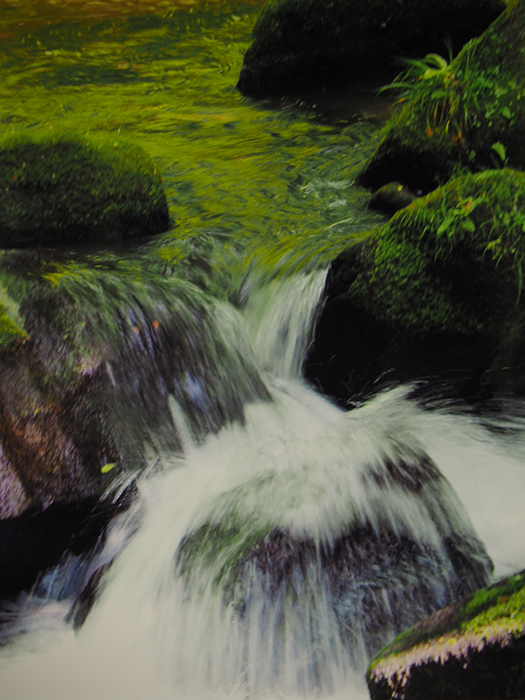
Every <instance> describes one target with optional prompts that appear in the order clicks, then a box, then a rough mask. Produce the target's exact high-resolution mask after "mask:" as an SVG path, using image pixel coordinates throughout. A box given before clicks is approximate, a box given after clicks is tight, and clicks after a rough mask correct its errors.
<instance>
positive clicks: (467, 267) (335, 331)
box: [305, 169, 525, 406]
mask: <svg viewBox="0 0 525 700" xmlns="http://www.w3.org/2000/svg"><path fill="white" fill-rule="evenodd" d="M524 204H525V174H524V173H522V172H519V171H515V170H510V169H503V170H486V171H483V172H481V173H477V174H468V175H463V176H461V177H458V178H456V179H454V180H450V181H449V182H448V183H447V184H446V185H444V186H443V187H440V188H438V189H436V190H435V191H433V192H431V193H430V194H428V195H427V196H425V197H421V198H418V199H415V200H414V201H413V202H412V204H410V205H409V206H408V207H406V208H405V209H402V210H401V211H399V212H397V213H396V214H395V215H394V216H393V217H392V219H391V220H390V221H389V223H387V224H386V225H384V226H383V227H378V228H376V229H373V230H372V231H371V232H370V233H369V234H368V236H366V237H363V239H362V241H361V242H360V243H359V244H358V245H354V246H353V247H351V248H348V249H347V250H346V251H345V252H343V253H342V254H341V255H339V257H338V258H337V259H336V260H335V261H334V262H333V263H332V266H331V268H330V272H329V274H328V278H327V282H326V288H325V303H324V306H323V308H322V312H321V314H320V317H319V320H318V323H317V326H316V329H315V334H314V342H313V344H312V346H311V347H310V350H309V354H308V357H307V360H306V363H305V374H306V376H307V378H308V379H309V380H310V381H311V382H312V383H313V384H314V385H315V386H317V387H318V388H319V389H320V390H321V391H322V392H324V393H325V394H327V395H329V396H332V397H334V398H335V399H337V400H338V401H339V402H340V403H341V405H343V406H348V405H349V404H350V403H351V402H354V401H359V400H362V399H363V398H365V397H366V396H369V395H370V394H373V393H376V392H377V391H380V390H381V389H384V388H385V387H388V386H392V385H396V384H399V383H406V382H411V381H417V382H419V385H418V387H417V390H418V391H419V392H424V391H426V389H427V388H428V390H429V391H431V392H432V393H433V395H434V396H435V395H437V394H439V395H441V396H444V395H448V396H451V397H462V398H468V399H477V398H480V397H486V396H492V395H494V394H497V395H501V394H502V393H503V394H504V393H509V392H511V393H513V394H515V395H516V394H517V395H522V394H523V392H524V391H525V375H524V373H523V363H522V357H523V352H524V348H525V335H524V332H523V328H524V323H525V307H524V296H523V294H522V263H521V260H522V259H523V257H522V256H523V255H525V251H524V249H523V245H524V243H523V225H524V219H523V214H522V213H521V212H522V207H523V206H524Z"/></svg>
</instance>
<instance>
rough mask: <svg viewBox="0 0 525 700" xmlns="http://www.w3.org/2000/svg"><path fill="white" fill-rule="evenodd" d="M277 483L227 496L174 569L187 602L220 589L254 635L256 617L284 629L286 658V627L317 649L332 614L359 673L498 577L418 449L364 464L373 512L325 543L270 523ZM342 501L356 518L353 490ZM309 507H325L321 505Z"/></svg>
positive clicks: (276, 635) (190, 538)
mask: <svg viewBox="0 0 525 700" xmlns="http://www.w3.org/2000/svg"><path fill="white" fill-rule="evenodd" d="M351 468H352V467H351V466H348V469H351ZM271 481H272V478H271V476H270V475H269V476H268V477H267V480H266V481H265V480H264V478H263V477H260V481H259V482H257V480H255V481H254V483H253V485H250V482H247V483H246V484H244V485H243V486H241V487H238V488H237V489H234V490H233V491H232V492H231V493H229V494H224V495H223V496H221V497H219V498H218V499H217V501H216V503H215V506H212V508H211V510H212V513H211V515H209V516H208V518H206V517H205V516H204V515H203V516H202V517H203V519H204V522H202V524H201V525H197V526H196V527H195V528H194V530H193V531H192V532H191V533H188V535H187V536H186V537H185V538H184V539H183V541H182V543H181V545H180V546H179V549H178V551H177V554H176V571H177V574H178V575H179V576H181V577H182V578H183V580H184V582H185V583H186V587H187V591H188V595H189V596H197V597H198V598H199V599H200V598H202V597H205V596H206V591H207V590H209V588H210V587H211V589H214V590H216V591H218V593H219V595H220V596H222V599H223V602H224V605H225V606H230V607H231V606H233V608H234V609H235V610H236V611H237V614H238V618H239V620H240V621H246V624H247V632H246V634H249V625H250V621H252V620H253V619H254V615H255V616H257V615H262V617H261V620H262V621H264V620H267V621H268V624H275V629H274V630H272V631H270V632H269V634H270V635H273V636H271V638H272V640H273V641H272V644H273V645H274V647H275V650H276V653H277V655H279V653H280V652H279V651H278V650H279V648H280V647H279V645H280V644H281V643H282V644H285V643H286V641H285V637H286V630H294V629H301V628H302V626H305V627H304V634H305V635H307V636H309V635H311V640H308V639H305V640H303V641H304V643H305V644H308V643H309V641H311V642H312V644H313V645H314V647H315V640H316V639H317V638H318V637H322V636H323V634H324V632H323V629H324V628H323V624H324V623H325V620H326V619H327V618H326V617H323V616H324V615H328V619H330V618H331V619H332V620H333V625H334V627H333V628H332V632H331V634H332V635H333V636H334V638H336V637H337V638H339V639H341V640H342V643H343V645H344V646H345V647H346V649H347V653H348V654H349V655H350V657H351V658H352V660H353V662H354V663H355V665H356V666H359V665H360V663H362V661H363V658H370V656H371V655H373V654H374V653H377V651H378V650H379V649H380V648H381V646H382V645H383V644H384V643H385V642H386V641H387V640H388V639H391V638H392V637H393V636H395V634H398V633H399V632H401V631H402V630H403V629H406V628H407V626H410V625H411V624H413V622H415V621H418V620H423V619H425V618H426V617H428V615H429V614H431V612H432V611H435V610H437V609H438V608H440V607H442V606H443V605H444V604H445V601H448V602H453V601H456V600H458V599H459V598H461V597H462V596H464V595H465V594H467V593H469V592H472V591H475V590H476V589H477V588H479V587H480V586H482V585H486V583H487V582H488V580H489V576H490V573H491V570H492V565H491V562H490V559H489V557H488V556H487V554H486V552H485V549H484V547H483V545H482V543H481V542H480V541H479V539H478V538H477V536H476V535H475V533H474V532H473V530H472V527H471V525H470V523H469V521H468V519H467V518H466V517H465V516H464V514H463V509H462V506H461V505H460V504H459V502H458V501H457V498H456V497H455V495H454V493H453V492H452V489H451V488H450V486H449V484H448V482H447V481H446V480H445V479H444V478H443V477H442V475H441V474H440V472H439V470H438V469H437V467H436V466H435V464H433V462H432V461H431V460H430V459H429V458H428V456H426V455H425V454H423V453H422V452H420V451H417V450H413V449H412V448H409V447H408V446H405V447H404V448H399V450H397V449H396V450H394V453H393V454H391V455H385V456H384V458H383V459H381V460H375V461H372V462H370V463H368V464H367V465H365V466H363V468H362V470H361V472H360V481H361V484H362V486H363V487H364V489H365V493H366V498H367V500H368V503H367V505H363V506H362V508H363V510H362V512H361V514H360V515H356V516H355V519H354V520H353V521H352V519H351V518H350V520H349V521H348V522H347V523H346V524H345V525H342V526H341V528H340V529H339V531H337V532H333V533H332V534H331V535H330V536H329V537H328V536H326V537H325V538H322V539H316V538H315V537H309V536H308V534H307V532H304V533H303V534H298V533H294V532H293V531H292V530H291V529H290V528H286V527H283V526H280V525H279V524H278V523H277V522H273V523H271V522H267V521H266V520H265V518H264V515H263V511H264V505H262V504H263V502H264V503H268V502H269V501H271V500H275V501H276V502H280V497H279V496H275V495H274V496H272V495H271V489H272V488H273V487H271V486H269V483H270V482H271ZM276 482H277V484H276V487H277V488H278V483H279V479H278V477H277V478H276ZM285 483H286V484H288V481H286V482H285ZM267 488H268V489H269V490H268V492H267V491H266V489H267ZM261 489H262V490H261ZM338 492H340V489H338ZM339 497H340V498H343V499H347V501H348V507H347V512H348V513H352V512H354V513H356V507H357V506H356V503H357V502H358V501H357V500H355V501H354V500H353V494H352V493H347V494H342V495H341V496H338V498H339ZM313 498H314V501H315V500H316V499H315V497H313ZM257 502H260V503H261V508H260V511H261V512H257V508H256V507H255V508H254V504H256V503H257ZM359 502H360V503H361V504H362V503H363V500H362V497H361V501H359ZM301 505H303V504H301ZM306 507H307V508H310V510H312V512H313V511H315V508H316V506H315V505H314V503H313V502H312V504H308V503H307V504H306ZM333 508H335V506H333ZM333 508H331V510H333ZM215 511H216V512H215ZM277 517H278V516H277ZM314 519H315V518H314ZM416 521H417V522H419V523H420V524H421V528H420V531H419V533H417V534H416V532H415V531H414V523H415V522H416ZM427 526H428V527H427ZM261 594H262V601H263V603H262V604H261ZM325 603H326V607H323V606H324V605H325ZM261 605H262V607H261ZM261 610H262V611H263V612H261ZM322 610H324V611H325V612H324V613H323V612H321V611H322ZM307 620H310V622H305V621H307ZM270 621H271V622H270ZM411 621H413V622H411ZM330 624H332V623H330ZM309 625H310V627H309ZM290 633H291V632H290ZM299 636H301V635H299ZM301 643H302V642H301ZM328 648H329V647H328ZM316 653H317V652H316ZM319 653H321V652H319ZM323 653H324V652H323ZM280 663H281V661H278V664H280ZM320 663H322V662H321V661H320Z"/></svg>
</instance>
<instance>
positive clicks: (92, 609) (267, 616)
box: [0, 273, 525, 700]
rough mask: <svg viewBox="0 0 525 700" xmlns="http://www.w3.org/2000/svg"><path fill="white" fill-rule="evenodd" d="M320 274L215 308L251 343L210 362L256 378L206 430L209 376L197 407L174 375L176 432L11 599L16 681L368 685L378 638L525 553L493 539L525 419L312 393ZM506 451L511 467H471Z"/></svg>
mask: <svg viewBox="0 0 525 700" xmlns="http://www.w3.org/2000/svg"><path fill="white" fill-rule="evenodd" d="M323 275H324V273H315V274H313V275H311V276H308V275H298V276H296V277H292V278H290V279H284V280H281V281H279V282H274V283H272V284H271V285H269V286H268V287H263V288H261V289H259V290H256V291H254V292H253V294H252V297H251V299H250V300H249V301H248V303H247V305H246V306H245V308H244V309H243V310H242V311H241V312H239V311H238V310H235V309H233V308H232V307H230V306H229V305H227V304H225V303H222V304H216V305H215V306H214V307H213V310H212V313H211V315H210V318H212V319H213V322H214V324H215V325H216V329H215V330H214V331H213V337H214V338H215V342H216V345H214V346H213V347H217V346H218V345H219V346H221V347H234V348H235V354H234V356H237V357H238V358H240V360H239V362H240V364H239V366H237V365H236V364H235V363H229V361H228V362H224V363H223V362H222V361H220V362H219V361H217V371H218V372H222V373H224V379H225V380H226V378H227V379H228V382H229V383H230V385H231V387H232V391H234V390H235V391H240V393H241V394H242V386H243V384H242V381H243V380H242V376H243V375H242V372H241V369H242V368H245V367H249V368H250V370H249V376H251V377H254V379H253V386H257V387H263V388H264V390H261V391H258V392H255V396H254V395H253V394H252V395H251V396H246V395H244V396H243V399H242V405H243V411H242V416H241V417H239V418H236V417H233V419H232V417H230V419H229V420H226V421H225V422H224V424H223V425H222V426H220V427H219V426H215V427H212V426H210V429H209V431H208V433H207V435H203V432H202V431H201V432H199V431H196V430H195V424H196V422H195V411H197V413H198V411H199V410H200V411H202V413H203V414H205V413H206V411H207V410H208V404H207V403H206V401H204V400H202V396H201V394H199V386H200V384H199V382H198V381H196V380H195V384H194V385H192V386H191V387H190V384H191V381H190V380H188V381H189V382H190V384H188V387H190V388H188V387H187V390H186V393H185V394H184V396H186V397H187V396H193V400H192V406H191V410H190V409H189V408H188V405H186V403H185V401H186V399H183V395H182V394H180V395H177V394H176V393H174V392H172V393H171V395H170V397H168V398H167V405H168V409H169V411H170V415H171V421H172V425H173V429H174V430H175V431H176V432H177V434H178V436H179V438H178V444H179V447H178V448H177V449H175V450H165V451H164V452H163V453H162V454H161V455H160V458H159V457H157V458H156V459H155V461H153V462H152V463H151V465H150V469H149V470H147V471H146V472H145V473H144V474H143V475H142V476H141V477H140V478H139V479H138V480H137V482H136V488H137V497H136V499H135V501H134V503H133V505H132V507H131V508H130V510H129V511H128V512H126V513H123V514H121V515H119V516H118V517H117V518H116V519H115V520H114V521H113V523H112V525H111V527H110V529H109V532H108V534H107V537H106V540H105V542H104V543H101V546H100V548H99V550H98V551H97V552H95V553H94V555H93V556H92V557H91V559H82V558H80V559H77V560H75V561H72V560H69V561H68V562H65V563H64V564H63V565H62V567H59V568H58V569H57V570H55V572H54V573H53V574H52V575H51V573H50V574H49V575H48V576H47V578H45V579H44V580H43V581H42V582H41V584H40V599H38V592H39V591H38V590H37V591H36V592H35V594H34V595H33V596H32V597H31V596H30V597H29V598H27V599H26V600H25V601H24V604H23V605H22V607H21V608H19V609H18V610H15V609H13V610H12V611H11V613H10V614H11V616H12V618H13V619H14V618H16V619H17V621H16V625H17V630H18V631H19V632H20V634H19V635H18V636H17V637H15V638H14V639H12V641H11V643H10V644H9V645H8V646H7V647H6V649H5V650H4V653H3V654H2V655H1V656H0V687H2V689H3V692H4V693H5V697H9V699H10V700H33V698H34V697H36V696H38V697H39V698H44V699H47V698H53V700H66V698H67V699H69V698H71V697H74V698H75V700H80V699H81V698H85V699H86V700H87V699H88V698H89V700H92V698H93V697H101V698H104V700H120V699H122V700H124V698H126V700H132V699H136V700H146V698H150V697H154V698H156V699H159V700H160V699H164V698H170V699H171V700H191V699H192V698H194V699H195V700H204V699H205V698H206V699H207V700H226V699H227V700H241V699H242V700H245V699H246V698H265V699H266V700H277V698H286V699H287V700H293V699H295V698H305V697H312V698H313V697H315V698H328V697H330V698H334V699H338V698H343V697H344V698H346V699H348V698H351V700H360V699H361V698H365V697H366V696H367V694H366V689H365V686H364V680H363V671H364V668H365V666H366V663H367V661H368V659H369V658H370V655H371V654H373V653H374V652H375V651H377V650H378V649H379V648H380V647H381V646H382V645H383V644H384V643H385V642H386V641H388V640H389V639H391V638H392V637H393V636H394V635H395V634H397V633H399V632H400V631H402V630H403V629H405V628H406V627H408V626H410V625H412V624H413V623H414V622H416V621H417V620H420V619H423V618H424V617H426V616H427V615H429V614H430V613H431V612H433V611H434V610H436V609H438V608H439V607H442V606H443V605H446V604H448V603H450V602H452V601H454V600H457V599H458V598H459V597H461V596H462V595H464V594H466V593H468V592H470V591H472V590H475V589H476V588H477V587H479V586H481V585H484V584H485V583H487V582H488V581H489V579H490V576H491V571H492V563H491V558H492V559H493V560H495V563H496V569H497V571H498V572H501V571H503V570H504V569H505V567H509V566H513V565H514V566H516V567H517V566H518V565H519V564H520V563H521V561H520V559H519V557H520V551H521V549H520V547H519V546H518V543H515V544H514V545H509V548H507V549H506V550H505V554H504V557H503V558H498V541H500V540H501V539H503V538H505V537H507V536H508V535H509V525H508V523H507V522H505V521H504V519H502V521H501V522H500V523H498V522H497V518H496V512H497V508H501V506H502V504H503V503H504V502H505V501H506V499H507V500H508V499H509V498H510V499H512V493H513V492H517V493H523V488H524V487H525V475H524V473H523V469H522V468H521V461H522V458H523V456H524V455H525V438H524V437H523V436H524V435H525V430H524V428H525V425H521V424H516V425H515V430H514V433H513V436H512V445H513V446H512V448H510V447H509V444H507V441H506V436H505V433H504V431H499V432H498V433H495V432H494V433H491V432H489V431H487V430H486V429H485V427H483V426H481V425H479V424H478V423H476V422H475V421H474V420H473V419H471V418H470V417H469V416H464V415H453V416H452V415H451V414H450V413H449V412H447V410H445V409H441V410H435V411H425V410H423V409H422V408H421V407H419V406H418V405H417V404H416V403H415V402H414V401H411V400H409V399H408V398H407V396H408V394H409V392H410V387H408V388H407V387H405V388H397V389H394V390H390V391H386V392H384V393H382V394H380V395H378V396H376V397H375V398H374V399H372V400H370V401H369V402H368V403H366V404H364V405H362V406H360V407H358V408H356V409H354V410H353V411H352V412H348V413H345V412H344V411H342V410H341V409H339V408H338V407H336V406H335V405H333V404H332V403H330V402H329V401H327V400H325V399H324V398H323V397H322V396H320V395H318V394H316V393H315V392H314V391H312V390H311V389H310V388H309V387H307V386H306V385H305V384H304V382H303V381H302V380H301V376H300V370H301V364H302V358H303V357H304V354H305V351H306V348H307V345H308V342H309V338H310V330H311V326H312V322H313V319H314V317H315V312H316V308H317V305H318V303H319V297H320V294H321V290H322V287H323V281H324V276H323ZM210 327H211V326H210ZM217 344H218V345H217ZM203 347H204V346H203ZM203 347H201V348H200V349H198V350H196V355H198V353H200V352H204V350H203ZM210 352H212V353H213V352H215V350H213V348H212V349H211V350H210ZM230 356H231V354H230V355H228V357H230ZM239 367H240V368H241V369H239ZM242 371H244V369H242ZM239 373H241V374H239ZM197 374H198V373H197ZM180 376H185V375H184V372H181V373H180ZM188 376H190V374H188ZM191 377H192V381H193V380H194V379H195V377H194V373H191ZM201 379H202V381H203V382H205V378H203V377H201ZM239 382H240V383H239ZM224 383H225V382H223V384H224ZM207 387H208V388H207V390H208V389H209V386H208V385H207ZM239 387H241V389H239ZM203 420H204V419H203ZM203 420H202V421H201V420H200V419H198V421H197V423H198V424H199V425H201V426H202V425H203V424H204V423H203ZM518 423H519V422H518ZM517 435H518V439H517ZM496 457H497V459H498V462H499V465H500V474H505V475H506V476H507V477H508V479H509V482H508V483H507V484H500V486H499V487H496V485H495V484H494V483H492V482H488V483H489V486H488V488H489V489H490V488H494V494H491V493H490V491H489V492H487V491H484V490H483V489H485V488H486V487H485V486H484V484H483V483H482V480H479V483H478V481H476V483H475V484H473V483H469V481H468V480H469V479H470V480H471V482H472V481H473V480H475V479H474V475H475V474H476V470H478V469H479V470H481V471H482V473H483V474H485V471H487V470H488V468H489V465H491V464H492V463H493V461H494V459H495V458H496ZM500 481H502V479H500ZM490 484H492V486H491V485H490ZM492 495H494V497H495V498H496V500H497V504H496V507H495V508H494V509H492V510H491V509H490V508H489V507H488V505H487V504H488V501H489V500H490V498H491V497H492ZM484 499H485V500H484ZM465 502H467V503H468V509H467V510H466V509H465V507H464V504H465ZM480 502H481V503H483V507H485V506H486V505H487V512H486V513H485V515H486V516H487V517H488V518H489V521H490V533H488V529H487V528H485V530H484V529H483V525H482V520H483V518H482V516H481V515H480V514H477V513H476V504H477V503H480ZM516 512H517V513H518V515H517V516H515V517H518V519H520V518H521V520H520V522H521V521H523V520H525V517H524V516H523V515H521V509H520V510H519V511H516ZM472 520H474V524H475V526H476V529H475V528H474V526H473V523H472ZM524 524H525V523H522V525H524ZM511 525H512V528H515V527H516V522H512V523H511ZM476 530H477V531H476ZM68 567H69V569H68ZM66 569H68V571H66ZM66 574H67V576H66ZM53 577H54V578H53ZM66 579H67V580H69V582H70V583H69V587H68V585H66V583H65V580H66ZM73 579H74V580H75V581H76V582H77V583H76V585H75V586H72V585H71V581H72V580H73ZM72 588H73V590H72ZM80 590H81V591H82V593H80V594H79V591H80ZM22 632H23V633H22Z"/></svg>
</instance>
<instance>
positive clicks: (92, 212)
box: [0, 137, 169, 248]
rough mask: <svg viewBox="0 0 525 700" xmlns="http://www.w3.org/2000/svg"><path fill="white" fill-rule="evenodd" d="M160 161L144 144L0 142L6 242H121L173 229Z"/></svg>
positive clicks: (0, 237) (1, 231)
mask: <svg viewBox="0 0 525 700" xmlns="http://www.w3.org/2000/svg"><path fill="white" fill-rule="evenodd" d="M168 228H169V215H168V205H167V200H166V196H165V194H164V192H163V189H162V185H161V177H160V173H159V171H158V168H157V166H156V165H155V163H154V162H153V161H152V160H151V159H150V158H149V157H148V156H147V154H146V153H145V152H144V151H142V149H140V148H139V147H137V146H133V145H130V144H123V143H120V144H116V143H114V144H101V143H97V142H91V141H88V140H87V139H83V138H79V137H64V138H60V139H47V140H41V141H35V140H30V139H27V138H26V139H18V140H16V141H8V142H4V143H3V144H1V145H0V246H1V247H2V248H6V247H7V248H9V247H15V248H17V247H24V246H28V245H32V246H34V245H41V246H42V245H45V246H47V245H71V244H73V245H86V244H92V243H93V242H96V241H99V242H100V241H105V242H112V243H119V242H121V241H125V240H130V239H136V238H139V237H144V236H145V235H151V234H155V233H159V232H161V231H166V230H167V229H168Z"/></svg>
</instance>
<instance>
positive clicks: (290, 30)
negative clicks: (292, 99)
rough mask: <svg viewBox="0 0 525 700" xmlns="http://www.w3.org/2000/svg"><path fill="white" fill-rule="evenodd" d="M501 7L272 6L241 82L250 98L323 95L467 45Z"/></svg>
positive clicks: (494, 2) (467, 1) (276, 2)
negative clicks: (409, 58) (410, 60)
mask: <svg viewBox="0 0 525 700" xmlns="http://www.w3.org/2000/svg"><path fill="white" fill-rule="evenodd" d="M503 8H504V3H503V2H501V1H500V0H484V1H483V2H479V0H476V1H473V0H462V1H461V2H458V1H457V0H454V1H452V0H447V1H446V2H441V3H435V2H421V0H409V1H408V2H406V1H405V2H399V1H396V0H374V2H367V3H362V2H358V1H356V0H333V1H332V2H330V3H326V2H324V1H323V0H270V2H268V3H267V5H265V7H264V9H263V11H262V13H261V15H260V17H259V18H258V20H257V23H256V25H255V28H254V30H253V43H252V45H251V47H250V48H249V49H248V51H247V53H246V55H245V58H244V64H243V67H242V70H241V74H240V77H239V82H238V85H237V87H238V89H239V90H240V91H241V92H242V93H243V94H246V95H254V96H264V95H268V94H275V93H282V94H286V93H290V92H293V91H294V90H297V88H298V87H303V88H304V87H307V88H319V87H323V86H325V85H329V84H333V83H334V82H340V81H341V80H342V79H344V78H346V79H349V78H350V79H352V80H353V81H354V82H355V81H356V80H359V79H361V78H362V77H363V74H366V73H370V72H371V71H373V72H375V73H377V72H380V73H384V72H385V69H388V66H389V64H390V63H391V61H392V60H393V59H394V58H397V57H398V56H399V55H403V54H405V55H406V54H407V53H408V54H412V55H413V54H416V55H418V54H419V55H421V54H424V53H426V52H427V51H439V50H442V48H443V46H444V41H445V39H446V38H447V37H448V38H449V39H450V40H451V41H452V42H453V44H454V45H455V46H460V45H461V44H463V43H464V42H465V41H467V40H468V39H470V38H471V37H473V36H476V35H478V34H480V33H481V32H482V31H483V30H484V29H485V28H486V27H487V26H488V24H489V23H490V22H491V21H492V20H493V19H494V18H495V17H496V16H497V15H498V13H499V12H501V11H502V10H503Z"/></svg>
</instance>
